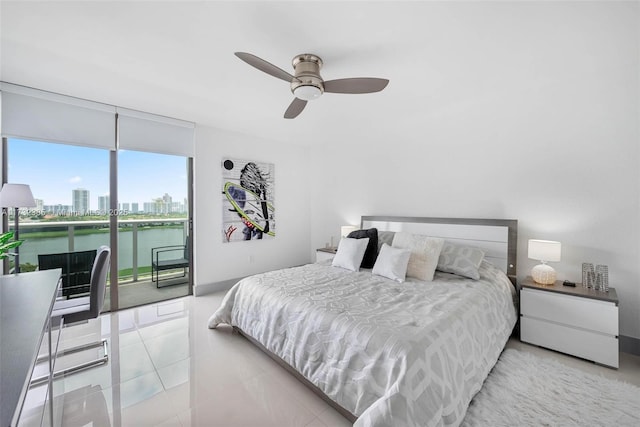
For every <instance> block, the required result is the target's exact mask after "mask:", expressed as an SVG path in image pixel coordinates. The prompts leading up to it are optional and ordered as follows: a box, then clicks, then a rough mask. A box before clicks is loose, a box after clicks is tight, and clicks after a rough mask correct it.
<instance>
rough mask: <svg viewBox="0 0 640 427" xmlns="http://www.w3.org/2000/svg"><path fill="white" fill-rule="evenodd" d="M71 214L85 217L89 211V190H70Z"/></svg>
mask: <svg viewBox="0 0 640 427" xmlns="http://www.w3.org/2000/svg"><path fill="white" fill-rule="evenodd" d="M72 200H73V204H72V207H73V212H74V213H75V214H76V215H87V214H88V212H89V209H90V207H91V206H90V205H89V190H87V189H84V188H76V189H75V190H72Z"/></svg>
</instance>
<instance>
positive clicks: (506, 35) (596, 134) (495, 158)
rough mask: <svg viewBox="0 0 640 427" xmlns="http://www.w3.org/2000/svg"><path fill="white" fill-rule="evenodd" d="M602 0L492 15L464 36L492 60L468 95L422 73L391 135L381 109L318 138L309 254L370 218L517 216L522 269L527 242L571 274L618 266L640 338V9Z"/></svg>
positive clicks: (618, 283)
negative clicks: (358, 130) (437, 86)
mask: <svg viewBox="0 0 640 427" xmlns="http://www.w3.org/2000/svg"><path fill="white" fill-rule="evenodd" d="M529 5H530V6H531V4H529ZM567 5H568V4H567ZM602 5H603V3H599V4H592V3H589V4H587V5H586V6H585V7H584V8H583V7H573V5H568V6H567V7H564V6H563V8H559V9H558V10H556V11H554V12H555V13H553V14H543V13H528V14H525V13H520V14H515V15H510V16H509V20H508V21H506V20H501V19H497V17H495V16H494V17H490V16H484V17H483V19H485V20H488V21H491V25H492V27H491V28H485V29H483V30H482V31H480V30H479V29H478V28H472V29H470V30H469V34H466V35H464V34H463V35H461V36H460V38H461V39H466V40H467V44H466V45H463V44H461V43H457V44H456V49H458V50H457V51H456V55H457V56H462V57H464V56H465V55H468V56H469V57H473V58H477V56H478V55H477V53H478V49H482V53H483V56H484V60H483V61H482V62H479V63H478V62H475V63H473V64H470V67H469V70H467V74H468V75H473V76H475V77H474V78H473V79H471V80H467V79H466V78H465V79H464V80H462V81H458V82H456V84H457V85H463V87H464V88H465V89H466V91H465V93H464V95H460V91H458V92H457V96H458V97H459V98H458V99H455V100H443V99H430V98H429V97H428V96H422V95H421V92H420V91H421V90H423V89H422V88H421V86H423V87H425V88H428V86H429V84H430V83H429V82H428V81H425V82H421V85H417V86H416V104H415V105H414V106H413V108H414V109H415V114H413V115H412V116H410V117H408V118H407V120H406V121H405V122H403V123H392V124H391V125H393V129H394V130H395V131H394V133H390V132H388V131H386V129H387V128H388V127H389V126H387V125H386V124H384V117H372V118H371V119H370V121H369V123H367V125H366V127H365V128H364V129H363V137H362V139H361V140H357V141H341V140H330V141H325V143H323V144H322V145H317V146H315V147H313V149H312V150H311V156H310V158H311V159H313V165H314V173H315V174H316V176H318V177H321V179H317V180H314V181H312V186H311V190H312V192H313V194H314V197H313V198H312V199H311V223H312V224H313V225H314V228H313V229H312V231H311V248H310V251H311V250H312V249H313V248H314V247H321V246H323V245H324V243H325V242H326V241H328V239H329V236H336V237H337V236H338V233H339V226H340V225H342V224H348V223H351V224H357V223H358V222H359V217H360V215H407V216H450V217H483V218H513V219H517V220H518V221H519V244H518V264H519V269H518V276H519V277H521V278H522V277H524V276H526V275H527V274H528V273H529V271H530V269H531V267H532V266H533V265H535V264H536V262H535V261H533V260H529V259H527V249H526V247H527V246H526V245H527V240H528V239H530V238H539V239H549V240H558V241H561V242H562V245H563V246H562V261H561V262H560V263H557V264H554V265H553V266H554V267H555V268H556V270H557V271H558V273H559V278H560V279H565V278H566V279H571V280H576V281H581V263H582V262H593V263H602V264H607V265H609V271H610V284H611V286H613V287H615V288H616V289H617V291H618V295H619V297H620V332H621V334H622V335H626V336H630V337H636V338H640V248H639V242H640V224H639V222H640V207H639V205H640V204H639V201H640V199H639V194H640V174H639V172H638V171H639V169H640V168H639V165H640V154H639V146H640V132H639V129H638V127H639V117H640V114H639V113H640V108H639V99H640V97H639V95H640V89H639V88H640V85H639V82H638V80H639V76H640V67H639V49H640V44H639V38H640V36H639V30H638V28H639V27H638V15H639V14H638V7H637V4H636V5H635V6H634V5H632V4H631V3H629V4H627V7H613V8H611V9H608V8H607V7H606V6H602ZM531 7H533V6H531ZM541 7H551V6H548V4H546V3H545V4H543V5H542V6H541ZM528 12H535V10H531V11H528ZM493 18H495V19H493ZM479 25H480V24H479ZM461 31H465V30H464V29H461ZM474 31H475V32H477V34H482V37H473V34H472V33H473V32H474ZM467 36H468V37H467ZM478 39H481V42H477V40H478ZM438 66H439V67H442V68H443V73H446V72H447V70H446V67H447V64H446V63H442V62H439V63H438ZM451 72H452V74H450V75H456V76H459V75H460V73H459V72H458V73H457V74H456V73H454V70H451ZM470 82H475V86H474V85H471V84H469V83H470ZM446 84H452V82H446ZM392 85H393V81H392V82H391V83H390V85H389V89H390V90H391V88H392ZM474 87H475V88H474ZM476 88H477V89H476ZM424 90H428V89H424ZM403 107H407V106H403Z"/></svg>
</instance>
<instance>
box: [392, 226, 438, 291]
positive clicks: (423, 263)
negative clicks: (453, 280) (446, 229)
mask: <svg viewBox="0 0 640 427" xmlns="http://www.w3.org/2000/svg"><path fill="white" fill-rule="evenodd" d="M443 245H444V239H440V238H438V237H428V236H423V235H420V234H411V233H406V232H402V231H400V232H398V233H396V235H395V236H393V247H394V248H403V249H410V250H411V257H410V258H409V265H408V266H407V277H415V278H416V279H420V280H425V281H427V282H429V281H431V280H433V274H434V273H435V271H436V267H437V266H438V258H439V257H440V251H442V246H443Z"/></svg>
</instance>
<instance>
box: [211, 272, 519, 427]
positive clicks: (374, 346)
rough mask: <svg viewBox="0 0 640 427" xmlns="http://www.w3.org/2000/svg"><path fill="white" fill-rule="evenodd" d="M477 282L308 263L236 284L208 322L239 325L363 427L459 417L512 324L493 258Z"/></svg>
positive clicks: (454, 421) (505, 286) (450, 421)
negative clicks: (403, 277)
mask: <svg viewBox="0 0 640 427" xmlns="http://www.w3.org/2000/svg"><path fill="white" fill-rule="evenodd" d="M480 275H481V277H480V280H478V281H474V280H470V279H464V278H462V277H459V276H454V275H450V274H444V273H436V277H435V280H434V281H433V282H420V281H407V282H405V283H402V284H400V283H396V282H393V281H391V280H388V279H385V278H382V277H379V276H374V275H372V274H371V273H370V272H369V271H361V272H358V273H353V272H350V271H347V270H343V269H341V268H335V267H331V266H330V265H327V264H309V265H305V266H302V267H296V268H289V269H284V270H277V271H272V272H269V273H264V274H258V275H256V276H252V277H248V278H246V279H243V280H241V281H240V282H238V283H237V284H236V285H235V286H234V287H233V288H231V289H230V290H229V292H228V293H227V295H226V296H225V298H224V300H223V302H222V306H221V307H220V308H219V309H218V310H217V311H216V312H215V313H214V314H213V315H212V316H211V318H210V319H209V327H210V328H215V327H216V326H218V325H219V324H220V323H227V324H230V325H233V326H237V327H239V328H240V329H242V330H243V331H244V332H245V333H246V334H248V335H250V336H251V337H253V338H255V339H256V340H258V341H259V342H260V343H262V344H263V345H264V346H265V347H266V348H267V349H269V350H270V351H271V352H273V353H275V354H277V355H278V356H280V357H281V358H282V359H283V360H284V361H286V362H287V363H288V364H289V365H291V366H292V367H294V368H295V369H296V370H297V371H299V372H300V373H301V374H302V375H304V376H305V377H306V378H307V379H309V380H310V381H311V382H312V383H313V384H315V385H316V386H318V387H319V388H320V389H321V390H322V391H323V392H324V393H325V394H326V395H327V396H329V397H330V398H331V399H333V400H334V401H335V402H337V403H338V404H340V405H341V406H342V407H343V408H345V409H347V410H348V411H350V412H351V413H353V414H354V415H356V416H357V417H358V419H357V421H356V423H355V424H354V425H355V426H357V427H361V426H362V427H364V426H380V427H382V426H385V427H386V426H395V427H399V426H439V425H447V426H448V425H454V426H457V425H458V424H460V422H461V421H462V419H463V418H464V415H465V412H466V410H467V407H468V405H469V402H470V401H471V399H472V397H473V396H474V395H475V394H476V393H477V392H478V391H479V390H480V387H481V386H482V383H483V381H484V379H485V378H486V377H487V375H488V374H489V371H490V370H491V368H492V367H493V365H494V364H495V363H496V361H497V360H498V356H499V355H500V352H501V351H502V349H503V347H504V345H505V343H506V341H507V339H508V338H509V335H510V334H511V331H512V329H513V326H514V325H515V322H516V311H515V308H514V304H513V297H512V293H513V286H512V285H511V283H510V282H509V280H508V279H507V277H506V276H505V275H504V273H502V272H501V271H500V270H498V269H497V268H495V267H493V266H492V265H491V264H489V263H487V262H483V264H482V265H481V267H480Z"/></svg>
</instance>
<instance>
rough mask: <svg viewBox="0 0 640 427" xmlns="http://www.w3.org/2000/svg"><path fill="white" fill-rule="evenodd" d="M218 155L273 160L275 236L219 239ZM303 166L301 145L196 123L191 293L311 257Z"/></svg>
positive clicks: (307, 202)
mask: <svg viewBox="0 0 640 427" xmlns="http://www.w3.org/2000/svg"><path fill="white" fill-rule="evenodd" d="M223 157H234V158H239V159H247V160H255V161H260V162H267V163H274V164H275V209H276V211H275V212H276V227H277V230H276V236H275V238H273V239H264V240H253V241H249V242H236V243H223V242H222V232H221V222H222V205H221V201H222V190H221V181H222V176H221V175H222V171H221V170H222V169H221V162H222V159H223ZM307 168H308V160H307V150H306V149H305V148H301V147H297V146H290V145H287V144H282V143H277V142H274V141H268V140H264V139H259V138H256V137H252V136H247V135H243V134H240V133H235V132H226V131H222V130H219V129H213V128H209V127H204V126H197V128H196V156H195V165H194V169H195V177H194V181H195V196H194V201H195V214H194V216H195V231H194V234H195V241H194V243H195V250H194V253H195V257H196V258H195V263H196V267H195V286H196V288H195V289H194V292H195V293H196V294H198V293H199V290H198V288H197V287H199V286H201V287H202V288H205V287H206V288H207V290H208V289H209V285H211V284H216V283H218V282H223V281H227V280H230V279H235V278H239V277H244V276H248V275H250V274H254V273H259V272H263V271H268V270H274V269H277V268H283V267H290V266H294V265H300V264H305V263H308V262H310V261H311V258H310V255H309V251H308V248H309V246H310V240H309V239H310V236H309V228H310V227H309V192H308V179H307V177H308V174H307V173H306V170H307ZM250 259H251V261H250Z"/></svg>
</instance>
